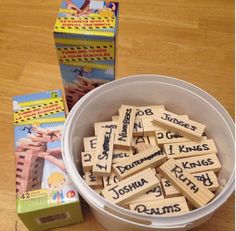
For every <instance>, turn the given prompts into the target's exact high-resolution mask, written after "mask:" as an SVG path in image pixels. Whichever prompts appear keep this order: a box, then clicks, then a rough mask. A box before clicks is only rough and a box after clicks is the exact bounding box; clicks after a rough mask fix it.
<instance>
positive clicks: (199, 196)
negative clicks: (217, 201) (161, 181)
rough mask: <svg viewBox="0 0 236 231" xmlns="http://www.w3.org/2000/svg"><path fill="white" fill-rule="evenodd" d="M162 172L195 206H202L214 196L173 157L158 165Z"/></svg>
mask: <svg viewBox="0 0 236 231" xmlns="http://www.w3.org/2000/svg"><path fill="white" fill-rule="evenodd" d="M159 172H160V173H161V174H163V175H164V176H165V177H166V178H167V179H168V180H169V181H170V182H171V183H172V184H173V185H174V186H175V187H176V188H177V189H178V190H179V191H180V192H181V193H182V194H183V195H184V196H185V197H186V198H187V199H188V200H189V201H190V202H191V203H192V204H193V205H194V206H195V207H196V208H199V207H202V206H204V205H206V204H207V203H208V202H210V201H211V200H212V199H213V198H214V196H215V195H214V194H213V193H212V192H211V191H209V190H208V189H207V188H206V187H204V186H203V185H202V184H201V183H199V182H198V181H197V180H196V179H195V178H194V177H193V176H192V175H191V174H190V173H189V172H188V171H186V170H185V169H184V168H183V167H181V165H180V164H178V162H177V161H176V160H174V159H169V160H168V161H167V162H165V163H164V164H163V165H161V166H160V167H159Z"/></svg>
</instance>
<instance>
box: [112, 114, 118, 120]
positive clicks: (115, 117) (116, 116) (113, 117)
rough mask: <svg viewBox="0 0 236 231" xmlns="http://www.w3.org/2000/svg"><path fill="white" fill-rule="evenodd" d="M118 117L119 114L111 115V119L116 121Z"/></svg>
mask: <svg viewBox="0 0 236 231" xmlns="http://www.w3.org/2000/svg"><path fill="white" fill-rule="evenodd" d="M118 119H119V115H114V116H112V117H111V120H112V121H118Z"/></svg>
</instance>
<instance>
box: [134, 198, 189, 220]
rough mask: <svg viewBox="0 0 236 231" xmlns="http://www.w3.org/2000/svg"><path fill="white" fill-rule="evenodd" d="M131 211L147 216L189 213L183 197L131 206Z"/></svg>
mask: <svg viewBox="0 0 236 231" xmlns="http://www.w3.org/2000/svg"><path fill="white" fill-rule="evenodd" d="M130 210H131V211H136V212H137V213H140V214H146V215H161V216H175V215H181V214H185V213H187V212H189V208H188V205H187V202H186V199H185V198H184V197H183V196H181V197H175V198H168V199H163V200H157V201H149V202H141V203H136V204H130Z"/></svg>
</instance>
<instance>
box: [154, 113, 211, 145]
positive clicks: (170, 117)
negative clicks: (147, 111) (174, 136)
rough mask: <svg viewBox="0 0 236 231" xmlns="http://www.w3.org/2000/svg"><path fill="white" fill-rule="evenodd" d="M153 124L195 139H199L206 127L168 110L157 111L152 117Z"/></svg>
mask: <svg viewBox="0 0 236 231" xmlns="http://www.w3.org/2000/svg"><path fill="white" fill-rule="evenodd" d="M153 124H154V125H157V126H161V127H163V128H164V129H167V130H170V131H173V132H176V133H178V134H180V135H183V136H186V137H188V138H190V139H192V140H196V141H200V140H201V137H202V134H203V132H204V129H205V127H206V126H205V125H204V124H201V123H199V122H196V121H193V120H190V119H185V118H181V116H180V115H176V114H174V113H172V112H169V111H165V112H161V113H157V114H156V115H155V116H154V118H153Z"/></svg>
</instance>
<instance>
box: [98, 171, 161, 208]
mask: <svg viewBox="0 0 236 231" xmlns="http://www.w3.org/2000/svg"><path fill="white" fill-rule="evenodd" d="M158 183H159V181H158V179H157V178H156V176H155V174H154V173H153V171H152V170H151V169H150V168H148V169H145V170H143V171H141V172H138V173H137V174H134V175H132V176H130V177H128V178H126V179H124V180H122V181H120V182H118V183H117V184H114V185H112V186H109V187H107V188H105V189H103V191H102V195H103V196H104V198H106V199H107V200H109V201H110V202H112V203H115V204H123V203H125V202H127V201H129V200H131V199H132V198H134V197H137V196H139V195H141V194H143V193H145V192H147V191H149V190H150V189H152V188H154V187H155V186H157V185H158Z"/></svg>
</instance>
